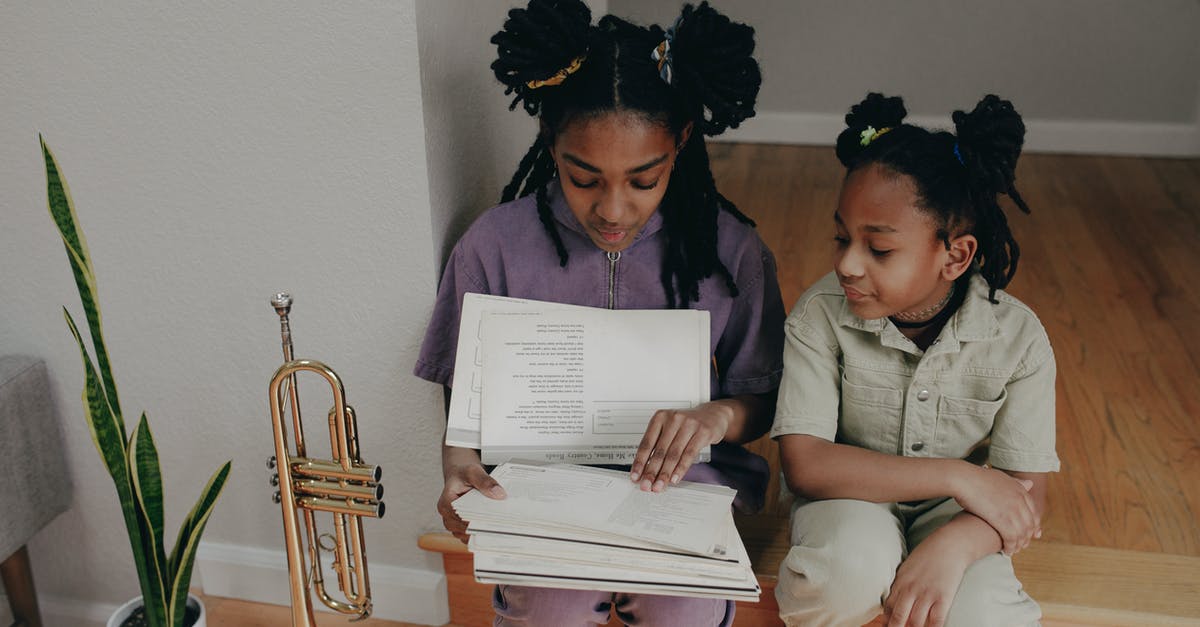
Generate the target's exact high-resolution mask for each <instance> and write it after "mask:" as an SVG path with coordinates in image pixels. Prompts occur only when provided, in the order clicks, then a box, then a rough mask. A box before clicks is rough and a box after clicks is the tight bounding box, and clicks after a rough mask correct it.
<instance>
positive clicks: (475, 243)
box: [413, 181, 785, 510]
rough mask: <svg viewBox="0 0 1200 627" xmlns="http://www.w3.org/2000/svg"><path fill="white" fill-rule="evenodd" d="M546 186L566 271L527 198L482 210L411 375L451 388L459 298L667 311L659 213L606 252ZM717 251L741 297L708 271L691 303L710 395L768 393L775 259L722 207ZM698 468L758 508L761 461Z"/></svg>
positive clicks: (725, 447)
mask: <svg viewBox="0 0 1200 627" xmlns="http://www.w3.org/2000/svg"><path fill="white" fill-rule="evenodd" d="M549 185H550V187H549V189H548V190H547V191H548V194H549V201H550V206H551V209H552V213H553V215H554V219H555V221H556V226H557V227H558V232H559V234H560V235H561V236H562V240H563V245H564V246H565V247H566V249H567V254H568V256H569V257H568V261H567V265H566V267H562V266H560V265H559V259H558V253H557V251H556V250H555V248H554V242H553V241H552V240H551V239H550V235H549V234H548V233H547V232H546V230H545V228H544V227H543V226H542V223H541V221H540V220H539V218H538V215H537V203H536V200H535V198H534V195H532V194H531V195H529V196H525V197H523V198H518V199H517V200H514V201H512V202H508V203H505V204H502V205H498V206H496V207H493V208H491V209H489V210H487V211H486V212H484V213H483V214H482V215H480V216H479V218H478V219H476V220H475V222H474V223H473V224H472V225H471V227H470V228H469V229H467V232H466V233H465V234H463V236H462V238H461V239H460V240H459V241H458V244H457V245H456V246H455V247H454V250H453V251H452V252H451V253H450V259H449V260H448V261H447V262H446V269H445V271H444V273H443V275H442V282H441V284H440V286H439V288H438V295H437V302H436V303H435V304H434V309H433V317H432V319H431V320H430V322H429V327H428V328H427V329H426V332H425V341H424V343H423V344H422V345H421V354H420V357H419V358H418V359H417V364H416V366H415V367H414V369H413V374H415V375H417V376H418V377H421V378H422V379H426V380H428V381H432V382H434V383H441V384H443V385H450V383H451V381H452V380H453V374H454V354H455V349H456V347H457V345H458V327H459V318H460V314H461V311H462V302H463V295H464V294H465V293H466V292H476V293H480V294H490V295H496V296H511V297H514V298H528V299H533V300H542V301H550V302H559V303H567V304H571V305H584V306H589V307H604V308H612V309H666V308H667V295H666V292H665V291H664V290H663V286H662V283H661V278H660V277H661V275H662V269H663V263H664V253H665V250H666V241H667V236H666V233H665V232H664V231H663V230H662V226H663V221H662V215H661V214H659V213H658V212H655V213H654V214H653V215H652V216H651V217H650V219H649V220H648V221H647V222H646V225H645V226H644V227H643V228H642V230H641V231H640V232H639V233H638V234H637V235H636V236H635V237H634V239H633V242H632V243H631V244H630V245H629V246H628V247H627V248H626V249H625V250H622V251H621V252H620V253H608V252H606V251H604V250H601V249H600V248H598V247H597V246H596V245H595V244H594V243H593V242H592V241H591V239H589V238H588V236H587V233H586V232H585V231H584V227H583V225H581V224H580V223H579V220H578V219H576V218H575V214H573V213H571V209H570V207H568V206H567V203H566V200H565V199H564V197H563V194H562V188H561V187H560V186H559V183H558V181H553V182H551V183H550V184H549ZM717 255H718V257H719V258H720V260H721V262H722V263H723V264H725V267H726V268H728V269H729V271H730V273H731V274H732V275H733V278H734V282H735V283H736V284H737V287H738V292H739V294H738V296H737V297H736V298H735V297H732V296H730V294H729V288H728V287H727V286H726V285H725V280H724V279H723V278H722V277H721V276H720V275H717V274H714V275H713V276H711V277H709V278H708V279H705V280H704V281H701V282H700V300H699V301H697V302H693V303H691V304H690V307H691V308H692V309H703V310H706V311H708V312H709V319H710V321H711V324H712V329H711V341H712V356H713V368H712V378H711V384H712V385H711V389H712V391H713V398H724V397H728V396H733V395H736V394H761V393H765V392H770V391H772V390H775V389H777V388H778V387H779V380H780V376H781V373H782V371H783V321H784V318H785V311H784V308H783V299H782V297H781V295H780V292H779V282H778V279H777V278H776V272H775V258H774V256H773V255H772V254H771V251H770V250H769V249H768V248H767V246H766V245H765V244H764V243H763V242H762V240H761V239H759V237H758V233H757V231H755V230H754V228H753V227H751V226H750V225H747V224H743V223H742V222H740V221H739V220H738V219H737V218H735V217H733V216H732V215H730V214H729V213H727V212H725V211H722V212H720V214H719V216H718V218H717ZM704 466H712V467H714V468H713V470H716V471H717V472H718V473H719V474H720V475H723V477H715V479H717V480H718V481H717V482H719V483H722V484H725V485H732V486H733V487H736V488H738V490H739V495H738V501H739V502H740V507H739V509H746V510H753V509H757V508H758V507H759V506H761V503H762V493H763V490H764V489H765V487H766V481H767V472H768V471H767V467H766V462H765V461H763V460H762V458H760V457H758V456H756V455H753V454H752V453H749V452H748V451H746V450H745V449H742V448H741V447H740V446H736V445H729V444H724V443H722V444H720V445H717V446H714V447H713V461H712V463H711V464H708V465H704V464H697V465H696V466H694V467H693V469H694V470H696V472H697V473H700V474H703V473H705V472H709V471H710V469H706V468H703V467H704ZM688 474H689V475H692V474H693V473H691V472H689V473H688ZM688 478H689V479H693V477H688ZM722 478H723V479H724V480H721V479H722Z"/></svg>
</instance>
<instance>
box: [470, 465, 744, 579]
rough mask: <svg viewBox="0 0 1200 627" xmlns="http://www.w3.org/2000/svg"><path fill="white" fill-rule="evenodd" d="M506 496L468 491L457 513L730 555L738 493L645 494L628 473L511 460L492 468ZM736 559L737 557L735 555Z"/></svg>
mask: <svg viewBox="0 0 1200 627" xmlns="http://www.w3.org/2000/svg"><path fill="white" fill-rule="evenodd" d="M492 477H493V478H494V479H496V481H497V482H499V483H500V485H502V486H504V490H505V492H506V493H507V494H508V496H507V498H504V499H501V500H495V499H489V498H487V497H485V496H483V495H482V494H480V493H479V492H477V491H474V490H473V491H471V492H468V493H466V494H464V495H463V496H461V497H460V498H458V499H457V500H456V501H454V505H453V506H454V509H455V511H456V512H458V514H459V516H461V517H462V518H463V519H464V520H467V521H468V522H471V521H476V520H479V521H481V522H488V521H494V522H500V523H510V524H513V523H522V522H524V523H525V524H527V525H529V524H532V522H533V521H536V523H538V524H542V523H545V524H549V525H557V526H561V527H567V528H572V527H573V528H577V529H583V530H593V531H598V532H602V533H609V534H618V535H621V536H626V537H630V538H634V539H638V540H644V541H647V542H654V543H657V544H660V545H664V546H668V547H675V548H678V549H683V550H685V551H689V552H692V553H696V554H699V555H708V556H713V557H720V558H725V557H730V556H731V555H730V554H731V553H732V552H735V551H736V549H735V548H733V547H731V546H729V537H728V528H727V526H726V521H727V520H728V519H730V506H731V505H732V503H733V496H734V494H735V491H734V490H733V489H732V488H728V487H725V486H714V485H708V484H698V483H691V482H687V481H685V482H681V483H680V484H678V485H674V486H669V487H668V488H667V489H666V490H664V491H663V492H657V493H656V492H642V491H641V489H640V488H639V487H638V486H637V484H635V483H633V482H632V481H630V480H629V475H628V473H625V472H622V471H619V470H609V469H606V468H589V467H584V466H572V465H566V464H551V465H545V466H539V465H532V464H520V463H508V464H503V465H501V466H499V467H497V468H496V469H495V470H493V471H492ZM733 557H735V559H736V556H733Z"/></svg>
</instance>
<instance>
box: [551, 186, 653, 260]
mask: <svg viewBox="0 0 1200 627" xmlns="http://www.w3.org/2000/svg"><path fill="white" fill-rule="evenodd" d="M546 185H547V187H546V196H547V200H548V201H549V202H550V213H552V214H553V215H554V219H555V220H556V221H557V222H558V223H559V224H561V225H563V226H565V227H567V228H568V229H570V230H572V231H575V232H576V233H579V234H580V235H582V236H584V237H587V238H588V241H589V242H590V241H591V238H590V237H589V236H588V234H587V230H586V229H584V227H583V225H582V224H580V222H579V218H576V217H575V214H574V212H572V211H571V207H570V206H569V205H568V204H567V199H566V196H564V195H563V191H562V182H561V181H560V180H559V179H557V178H556V179H554V180H552V181H550V182H549V183H547V184H546ZM662 223H663V219H662V212H660V211H657V210H656V211H655V212H654V213H653V214H652V215H651V216H650V219H649V220H647V221H646V224H645V226H643V227H642V230H640V231H638V233H637V235H634V236H633V242H632V243H631V244H630V246H634V245H636V244H637V243H638V242H640V241H642V240H643V239H646V238H648V237H650V236H651V235H654V234H655V233H656V232H658V230H659V229H661V228H662Z"/></svg>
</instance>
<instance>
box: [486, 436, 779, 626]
mask: <svg viewBox="0 0 1200 627" xmlns="http://www.w3.org/2000/svg"><path fill="white" fill-rule="evenodd" d="M739 450H742V449H740V447H739ZM714 456H715V454H714ZM763 465H765V462H763ZM725 474H726V473H722V472H721V471H719V470H717V469H716V468H715V467H714V466H712V465H710V464H696V465H694V466H692V467H691V468H689V469H688V472H687V474H686V475H684V477H683V478H684V479H686V480H688V481H695V482H698V483H716V484H721V485H729V484H731V483H736V481H734V480H731V478H730V477H727V476H725ZM749 492H751V493H752V492H753V491H749ZM760 492H761V490H760ZM739 496H741V495H740V494H739ZM751 498H753V497H751ZM492 607H493V608H494V609H495V610H496V620H495V622H494V623H493V625H494V626H495V627H518V626H519V627H588V626H590V625H604V624H607V623H608V615H609V611H610V610H612V608H614V607H615V608H616V610H617V618H619V619H621V621H622V622H624V623H625V624H626V625H630V626H636V625H646V626H652V627H729V626H730V625H732V624H733V613H734V607H735V606H734V603H733V601H726V600H723V599H705V598H696V597H670V596H660V595H655V594H630V593H625V592H598V591H594V590H564V589H559V588H533V587H529V586H503V585H502V586H496V589H495V590H494V591H493V592H492Z"/></svg>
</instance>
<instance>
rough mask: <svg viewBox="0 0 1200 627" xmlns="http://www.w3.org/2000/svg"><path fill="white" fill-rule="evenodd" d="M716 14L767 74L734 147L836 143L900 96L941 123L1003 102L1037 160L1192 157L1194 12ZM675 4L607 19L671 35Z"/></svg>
mask: <svg viewBox="0 0 1200 627" xmlns="http://www.w3.org/2000/svg"><path fill="white" fill-rule="evenodd" d="M712 4H713V5H714V6H716V7H717V8H718V9H719V10H721V11H723V12H725V13H727V14H729V15H730V16H732V17H734V18H735V19H739V20H742V21H745V22H747V23H749V24H751V25H753V26H754V27H755V28H756V31H757V35H758V51H759V58H760V61H761V64H762V68H763V76H764V81H763V87H762V92H761V95H760V99H759V107H758V108H759V112H760V113H761V114H762V115H761V116H760V119H758V120H751V121H750V122H747V124H746V131H747V132H746V133H742V134H741V135H738V134H737V133H734V134H732V135H731V137H732V138H738V137H741V138H743V139H755V140H771V139H774V138H779V141H798V142H801V143H809V142H815V143H832V141H833V138H834V136H836V133H837V131H838V130H840V129H839V128H838V123H839V122H840V120H839V118H840V116H841V115H843V114H844V113H845V111H846V109H848V108H849V106H850V105H851V104H854V103H856V102H858V101H859V100H860V99H861V98H862V97H863V95H864V94H865V93H866V92H867V91H883V92H885V93H889V94H900V95H903V96H904V97H905V100H906V102H907V103H908V104H909V111H910V113H911V114H914V115H915V116H918V118H921V120H922V121H925V120H926V119H929V121H933V122H943V123H945V124H948V115H949V112H950V111H952V110H954V109H960V108H970V107H971V106H973V105H974V103H975V102H976V101H977V100H978V99H979V97H980V96H981V95H983V94H985V93H998V94H1000V95H1002V96H1004V97H1006V98H1009V99H1010V100H1012V101H1013V102H1014V103H1015V104H1016V105H1017V107H1018V110H1020V111H1021V112H1022V113H1023V115H1024V116H1025V117H1026V118H1027V120H1028V121H1029V122H1030V124H1029V127H1030V137H1029V141H1030V144H1031V146H1032V147H1035V148H1040V149H1043V150H1068V151H1092V150H1094V151H1100V152H1146V153H1151V154H1153V153H1156V152H1157V153H1162V154H1189V153H1190V154H1193V155H1200V130H1198V128H1197V117H1198V115H1200V72H1198V71H1197V67H1198V66H1200V37H1197V36H1196V33H1197V32H1198V31H1200V3H1198V2H1196V1H1195V0H1161V1H1159V2H1130V1H1128V0H1058V1H1055V2H1042V1H1040V0H1013V1H1011V2H983V1H981V0H971V1H969V2H961V1H955V0H912V1H910V2H882V1H879V0H805V1H804V2H795V1H791V0H737V1H734V0H713V2H712ZM680 5H681V3H680V2H678V1H677V0H612V2H611V6H610V8H611V10H612V11H613V12H614V13H616V14H618V15H629V16H632V17H634V18H636V19H637V20H638V21H641V22H643V23H650V22H654V23H661V24H669V23H670V22H671V21H672V20H674V18H675V16H676V15H677V14H678V11H679V7H680ZM789 123H791V125H792V126H801V127H803V126H808V127H809V128H808V129H807V130H806V129H805V128H794V127H789ZM756 125H757V126H758V127H760V128H759V129H757V130H756V129H755V126H756ZM829 133H832V135H830V134H829ZM826 136H827V138H826V139H822V138H824V137H826Z"/></svg>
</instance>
